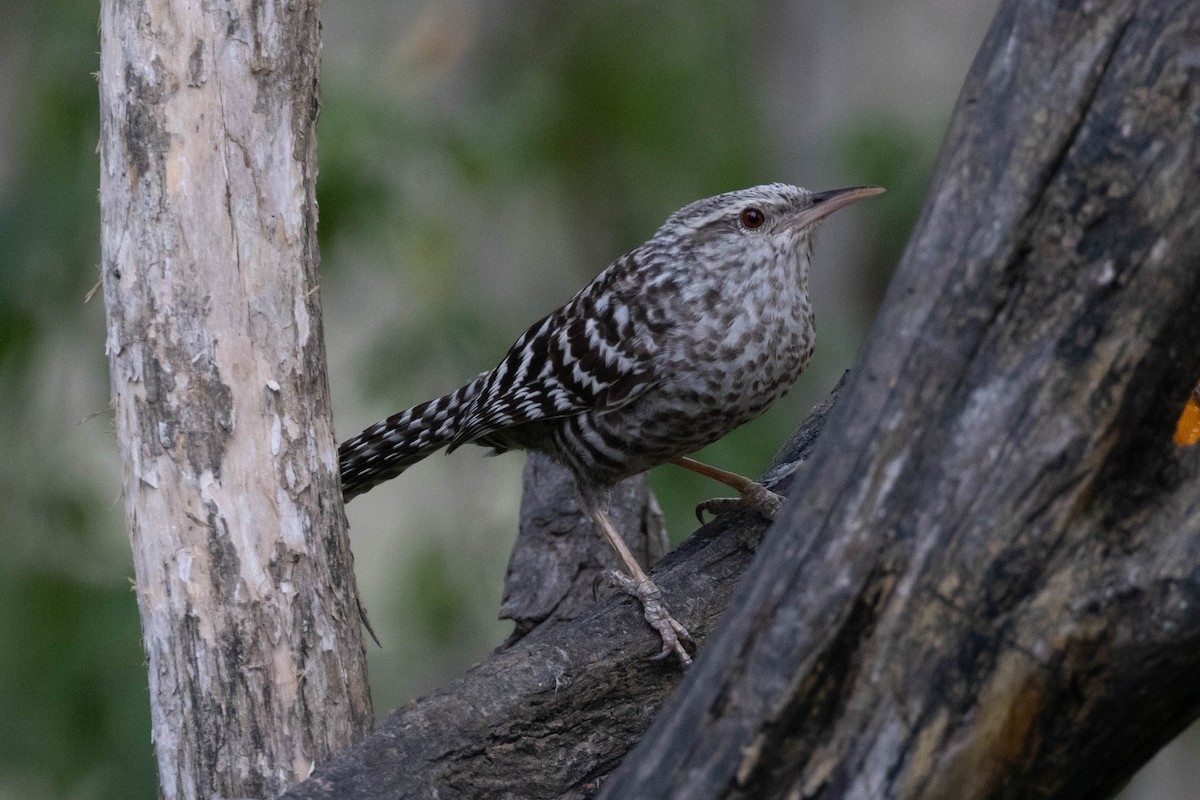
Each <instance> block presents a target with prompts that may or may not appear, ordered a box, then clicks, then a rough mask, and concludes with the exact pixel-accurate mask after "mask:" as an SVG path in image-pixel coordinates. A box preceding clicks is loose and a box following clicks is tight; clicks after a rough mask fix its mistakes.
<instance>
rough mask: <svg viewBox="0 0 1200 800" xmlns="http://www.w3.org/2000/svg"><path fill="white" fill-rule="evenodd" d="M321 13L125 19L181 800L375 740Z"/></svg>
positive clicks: (133, 479)
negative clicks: (344, 419)
mask: <svg viewBox="0 0 1200 800" xmlns="http://www.w3.org/2000/svg"><path fill="white" fill-rule="evenodd" d="M317 8H318V5H317V2H316V0H303V1H302V2H287V3H285V2H282V1H279V2H275V1H274V0H263V1H262V2H260V1H259V0H253V1H252V0H241V1H239V2H235V1H233V0H230V2H217V3H190V4H181V3H174V2H168V0H128V1H127V2H117V0H106V2H104V3H103V7H102V11H101V43H102V44H101V46H102V53H101V74H100V99H101V187H100V188H101V218H102V225H103V244H102V248H103V264H102V270H103V283H104V297H105V303H106V306H107V312H108V342H107V351H108V354H109V357H110V362H111V371H112V387H113V396H114V405H115V408H116V417H117V430H118V435H119V439H120V445H121V450H122V456H123V458H124V463H125V475H124V486H125V507H126V517H127V520H128V525H129V532H130V539H131V542H132V546H133V556H134V566H135V569H136V579H137V598H138V605H139V608H140V610H141V616H142V628H143V638H144V641H145V647H146V656H147V662H148V669H149V678H150V699H151V706H152V721H153V738H154V746H155V752H156V755H157V759H158V768H159V778H160V783H161V787H162V794H163V796H164V797H169V798H175V797H189V798H191V797H202V798H210V797H270V796H275V795H276V794H278V793H279V792H280V791H282V790H283V789H284V788H285V787H287V786H289V785H290V784H292V783H294V782H296V781H297V780H299V779H301V778H303V777H305V776H306V775H307V774H308V773H309V771H310V769H311V766H312V765H313V764H314V763H316V762H320V761H324V760H326V759H328V758H329V757H330V756H331V755H333V754H334V753H336V752H338V751H340V750H343V749H345V748H346V747H347V746H349V744H350V743H351V742H353V741H355V740H357V739H360V738H362V737H363V736H364V735H365V734H366V732H367V731H368V730H369V729H370V725H371V707H370V701H369V697H368V694H367V686H366V673H365V659H364V652H363V643H362V636H361V629H360V627H359V624H358V612H357V604H356V593H355V587H354V578H353V573H352V567H351V557H350V551H349V546H348V541H347V537H346V528H345V520H344V516H343V513H342V507H341V503H340V502H338V501H337V500H336V499H335V498H337V497H338V492H339V489H338V479H337V471H336V470H337V467H336V464H337V458H336V448H335V445H334V441H333V435H332V431H331V429H330V412H329V398H328V391H327V385H326V384H327V381H326V375H325V351H324V343H323V338H322V332H321V324H320V316H319V308H318V303H317V297H316V285H317V276H316V268H317V245H316V218H317V212H316V202H315V198H314V194H313V188H314V179H315V175H316V168H315V149H316V140H315V135H314V128H315V122H316V114H317V107H318V106H317V95H316V92H317V66H318V53H319V23H318V19H317Z"/></svg>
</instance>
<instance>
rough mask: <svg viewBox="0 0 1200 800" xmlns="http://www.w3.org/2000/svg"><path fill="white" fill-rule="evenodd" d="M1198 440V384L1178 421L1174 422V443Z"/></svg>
mask: <svg viewBox="0 0 1200 800" xmlns="http://www.w3.org/2000/svg"><path fill="white" fill-rule="evenodd" d="M1196 442H1200V384H1197V385H1196V388H1195V389H1193V390H1192V396H1191V397H1189V398H1188V401H1187V405H1186V406H1184V407H1183V413H1182V414H1180V415H1179V422H1177V423H1175V443H1176V444H1182V445H1193V444H1195V443H1196Z"/></svg>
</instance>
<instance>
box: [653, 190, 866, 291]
mask: <svg viewBox="0 0 1200 800" xmlns="http://www.w3.org/2000/svg"><path fill="white" fill-rule="evenodd" d="M882 191H883V189H881V188H879V187H877V186H854V187H850V188H847V189H833V190H831V191H825V192H810V191H808V190H807V189H802V188H800V187H799V186H790V185H788V184H785V183H768V184H764V185H762V186H754V187H751V188H749V189H740V190H738V191H736V192H726V193H725V194H719V195H717V196H715V197H709V198H707V199H704V200H697V201H696V202H694V203H692V204H691V205H688V206H684V207H683V208H681V209H680V210H679V211H676V212H675V213H674V214H672V215H671V217H670V218H669V219H668V220H667V221H666V223H665V224H664V225H663V226H662V227H661V228H660V229H659V231H658V233H657V234H656V236H655V238H656V239H663V240H664V241H669V242H670V247H671V249H673V250H674V251H675V252H676V253H677V254H678V255H680V256H687V257H691V258H694V259H699V260H704V261H709V262H710V263H713V264H725V265H728V264H731V263H742V264H748V265H753V264H756V263H759V262H760V261H762V260H764V259H766V260H767V261H769V262H776V263H778V262H779V261H780V260H782V261H786V262H790V263H800V264H801V265H802V266H801V270H802V271H803V272H806V271H807V263H806V262H807V260H808V258H809V257H810V256H811V252H812V243H813V239H814V236H813V234H814V233H815V231H816V229H817V227H818V223H820V222H821V220H823V219H825V217H827V216H829V215H830V214H832V213H833V212H835V211H837V210H838V209H840V208H845V207H846V206H848V205H850V204H851V203H855V202H857V201H859V200H862V199H863V198H864V197H870V196H872V195H876V194H879V193H880V192H882Z"/></svg>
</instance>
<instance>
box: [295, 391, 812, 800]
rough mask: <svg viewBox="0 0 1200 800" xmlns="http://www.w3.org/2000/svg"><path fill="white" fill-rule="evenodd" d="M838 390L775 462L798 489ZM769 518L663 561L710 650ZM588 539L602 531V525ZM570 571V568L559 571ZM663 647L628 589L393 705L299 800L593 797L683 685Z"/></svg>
mask: <svg viewBox="0 0 1200 800" xmlns="http://www.w3.org/2000/svg"><path fill="white" fill-rule="evenodd" d="M831 404H832V398H831V399H830V400H829V401H827V402H825V403H823V404H822V405H821V406H820V407H819V408H818V409H817V410H816V411H814V413H813V414H812V415H811V416H810V418H809V419H808V420H807V421H806V422H805V424H804V425H802V426H801V429H800V430H799V431H798V432H797V434H796V436H794V437H793V438H792V439H791V441H790V442H789V443H788V445H787V446H786V447H784V449H783V450H782V451H781V452H780V455H779V457H778V458H777V459H776V464H775V466H774V467H773V468H772V469H771V470H770V471H768V473H767V475H766V480H767V482H768V484H769V485H770V486H773V487H775V488H778V489H781V490H785V491H786V487H787V485H788V481H789V480H791V475H792V473H793V472H794V471H795V469H796V468H797V466H798V465H799V464H800V463H801V462H802V461H803V460H804V458H805V457H806V455H807V453H808V452H809V450H810V448H811V447H812V444H813V442H814V441H815V440H816V437H817V434H818V433H819V432H820V429H821V425H822V423H823V421H824V419H825V416H826V415H827V414H828V412H829V408H830V406H831ZM765 528H766V523H765V522H764V521H763V520H762V519H760V518H758V517H757V516H755V515H753V514H729V515H726V516H723V517H721V518H720V519H718V520H716V521H715V522H712V523H710V524H708V525H706V526H705V527H704V528H702V529H701V530H700V531H699V532H698V533H697V534H696V535H694V536H692V537H691V538H690V539H688V540H687V541H686V542H684V543H683V544H682V545H680V546H679V548H678V549H676V550H675V551H674V552H672V553H671V554H669V555H668V556H666V557H665V558H664V559H663V560H662V561H661V562H660V563H659V565H658V566H657V567H656V568H655V569H654V570H652V573H651V574H652V575H653V577H654V580H655V581H656V582H657V583H658V584H659V586H661V587H662V589H663V591H664V593H665V595H666V597H667V600H668V602H669V603H670V605H671V610H672V612H673V613H674V614H675V616H676V617H677V618H678V619H679V620H680V621H681V622H682V623H683V624H684V625H686V626H687V628H688V630H689V631H691V633H692V635H693V636H695V637H696V640H697V642H698V643H700V645H701V647H703V643H704V640H705V638H706V637H707V636H708V633H709V632H710V631H711V630H712V628H713V626H714V625H715V623H716V620H717V619H718V617H719V616H720V614H721V612H722V610H723V609H724V607H725V603H726V602H727V601H728V599H729V597H730V595H731V594H732V593H733V590H734V587H735V586H736V585H737V581H738V576H739V575H740V574H741V573H742V571H743V570H744V569H745V568H746V566H747V565H748V564H749V563H750V559H751V556H752V555H753V550H754V548H755V547H756V546H757V544H758V540H759V537H760V536H761V535H762V532H763V530H764V529H765ZM575 535H576V536H595V534H594V532H592V530H591V528H590V526H589V527H588V528H586V529H583V530H580V531H577V532H576V534H575ZM556 568H560V567H556ZM661 645H662V643H661V641H660V640H659V638H658V635H657V634H655V633H654V632H653V631H652V630H651V629H650V628H649V627H648V626H647V625H646V624H645V623H644V622H643V621H642V617H641V611H640V608H639V606H638V605H637V604H636V603H635V602H634V601H633V600H632V599H630V598H628V597H626V596H623V595H622V596H618V597H614V598H610V599H609V600H607V601H605V602H602V603H601V604H600V605H598V606H595V607H593V608H592V609H591V610H590V611H588V612H587V613H585V614H584V615H583V616H581V617H578V618H576V619H574V620H572V621H569V622H560V623H557V624H553V625H548V626H540V627H539V628H538V629H537V632H536V635H533V636H529V637H526V638H524V639H522V640H520V641H518V642H516V643H515V644H514V645H513V646H512V647H510V648H508V649H506V650H503V651H498V652H497V653H496V654H493V655H492V657H490V658H489V659H488V660H487V661H485V662H483V663H482V664H480V665H478V666H477V667H475V668H474V669H473V670H471V671H470V672H468V673H467V674H466V675H464V676H463V677H462V678H459V679H458V680H456V681H453V682H451V683H450V684H448V685H446V686H445V687H443V688H442V689H440V690H438V691H437V692H434V693H433V694H432V695H429V696H428V697H424V698H422V699H421V700H418V701H417V702H416V703H414V704H412V705H410V706H407V707H405V708H402V709H400V710H398V711H396V712H394V713H393V714H392V715H391V716H390V717H388V719H387V720H386V721H385V722H383V723H382V724H380V725H379V726H378V727H377V729H376V730H375V732H374V733H372V734H371V736H369V737H368V738H367V739H366V740H365V741H364V742H362V743H361V744H359V745H357V746H356V747H354V748H353V749H352V750H351V751H350V752H348V753H346V754H344V755H342V756H340V757H338V758H336V759H334V760H333V761H332V762H330V763H329V764H326V765H323V766H321V767H318V768H317V771H316V772H315V773H314V774H313V777H312V778H310V779H309V780H307V781H305V782H304V783H302V784H300V785H299V786H296V787H295V788H293V789H292V790H291V791H290V792H288V794H287V795H285V796H286V797H288V798H292V800H300V799H301V798H304V799H305V800H316V798H321V799H322V800H324V799H326V798H327V799H329V800H332V799H333V798H360V799H362V800H365V799H366V798H378V800H384V799H385V798H388V799H389V800H391V799H393V798H410V797H411V798H426V797H429V796H430V795H431V794H432V790H431V787H436V789H437V794H438V796H439V797H441V798H476V797H489V798H490V797H496V798H548V797H570V798H582V797H590V796H591V795H593V794H594V793H595V791H596V789H597V788H598V786H599V780H600V779H601V778H602V777H603V776H605V775H607V774H608V773H609V772H611V771H612V769H613V768H614V767H615V766H616V765H617V763H618V762H619V761H620V759H621V757H622V756H623V755H624V754H625V752H626V751H627V750H628V749H629V748H630V747H631V746H632V744H633V743H634V742H636V741H637V739H638V738H639V737H640V736H641V734H642V732H643V731H644V730H645V729H646V726H648V725H649V724H650V721H651V719H652V718H653V716H654V714H655V712H656V711H657V710H658V708H659V707H660V706H661V705H662V702H663V700H664V699H665V698H666V696H667V693H668V692H670V691H671V690H672V689H674V688H675V687H676V686H677V685H678V683H679V680H680V677H681V676H680V673H679V667H678V665H677V664H675V663H674V662H671V661H667V662H662V661H649V660H647V659H648V658H649V657H650V656H653V655H655V654H657V653H658V651H659V649H660V647H661Z"/></svg>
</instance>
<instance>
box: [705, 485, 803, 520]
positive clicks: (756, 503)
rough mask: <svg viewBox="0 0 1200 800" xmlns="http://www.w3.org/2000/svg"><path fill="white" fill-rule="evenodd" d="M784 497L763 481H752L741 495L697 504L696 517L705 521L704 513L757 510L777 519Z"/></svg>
mask: <svg viewBox="0 0 1200 800" xmlns="http://www.w3.org/2000/svg"><path fill="white" fill-rule="evenodd" d="M783 499H784V498H783V497H782V496H781V495H777V494H775V493H774V492H772V491H771V490H770V489H768V488H767V487H765V486H763V485H762V484H761V483H756V482H751V483H750V484H748V485H747V486H746V488H745V489H743V490H742V496H741V497H717V498H714V499H712V500H705V501H704V502H703V503H698V504H697V505H696V519H698V520H700V522H701V524H703V523H704V513H705V512H708V513H709V514H712V515H713V516H714V517H715V516H719V515H721V514H726V513H728V512H730V511H743V510H749V511H756V512H758V513H759V514H761V515H762V516H763V517H765V518H767V519H771V520H773V519H775V515H776V514H778V513H779V509H781V508H782V507H783Z"/></svg>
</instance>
